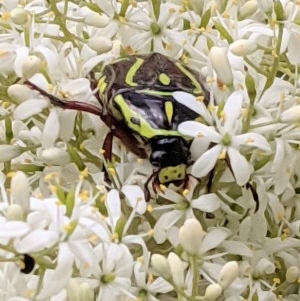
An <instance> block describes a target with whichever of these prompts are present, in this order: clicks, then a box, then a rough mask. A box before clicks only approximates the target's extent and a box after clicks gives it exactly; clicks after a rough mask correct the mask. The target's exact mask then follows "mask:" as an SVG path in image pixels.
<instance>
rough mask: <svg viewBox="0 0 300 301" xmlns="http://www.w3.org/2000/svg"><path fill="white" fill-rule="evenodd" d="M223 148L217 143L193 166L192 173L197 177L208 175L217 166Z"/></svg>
mask: <svg viewBox="0 0 300 301" xmlns="http://www.w3.org/2000/svg"><path fill="white" fill-rule="evenodd" d="M222 148H223V147H222V146H221V145H216V146H214V147H212V148H211V149H209V150H208V151H206V152H205V153H204V154H203V155H202V156H201V157H200V158H199V159H198V160H197V161H196V162H195V163H194V165H193V166H192V170H191V174H192V175H193V176H195V177H197V178H202V177H204V176H206V175H207V174H208V173H209V172H210V171H211V170H212V169H213V168H214V167H215V165H216V162H217V160H218V157H219V155H220V153H221V151H222Z"/></svg>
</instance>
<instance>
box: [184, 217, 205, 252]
mask: <svg viewBox="0 0 300 301" xmlns="http://www.w3.org/2000/svg"><path fill="white" fill-rule="evenodd" d="M204 234H205V232H204V231H203V229H202V227H201V225H200V223H199V222H198V221H197V220H196V219H193V218H191V219H187V220H186V221H185V223H184V224H183V226H182V227H181V228H180V229H179V242H180V244H181V246H182V248H183V249H184V250H185V251H186V252H187V253H188V254H189V255H197V254H198V253H199V250H200V246H201V243H202V238H203V236H204Z"/></svg>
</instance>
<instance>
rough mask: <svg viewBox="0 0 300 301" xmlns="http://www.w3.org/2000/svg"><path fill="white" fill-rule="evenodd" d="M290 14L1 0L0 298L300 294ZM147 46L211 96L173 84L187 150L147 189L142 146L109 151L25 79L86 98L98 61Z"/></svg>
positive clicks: (83, 121) (299, 12)
mask: <svg viewBox="0 0 300 301" xmlns="http://www.w3.org/2000/svg"><path fill="white" fill-rule="evenodd" d="M299 24H300V4H299V1H293V0H274V1H273V0H264V1H258V0H240V1H236V0H227V1H226V0H145V1H143V0H142V1H136V0H90V1H77V0H74V1H71V0H27V1H25V0H2V1H0V102H1V106H0V167H1V171H0V300H5V301H94V300H95V301H107V300H109V301H114V300H115V301H122V300H124V301H125V300H126V301H133V300H141V301H142V300H145V301H146V300H147V301H158V300H170V301H171V300H174V301H175V300H186V301H197V300H198V301H199V300H203V301H209V300H224V301H241V300H249V301H253V300H258V301H276V300H284V301H293V300H300V289H299V287H300V286H299V283H300V256H299V253H300V198H299V197H298V194H300V167H299V166H300V150H299V148H300V130H299V129H300V127H299V125H300V123H299V121H300V97H299V92H300V80H299V75H298V73H299V71H298V70H299V69H298V66H300V51H299V48H300V25H299ZM153 52H158V53H161V54H162V55H165V56H169V57H171V58H173V59H175V60H180V61H181V63H182V64H183V65H185V66H187V68H189V69H190V70H192V71H193V72H195V73H197V74H199V81H201V84H202V85H203V88H205V89H206V90H207V91H208V92H207V93H208V95H209V103H208V104H206V103H204V102H203V101H201V99H199V97H195V96H193V95H190V94H187V93H185V92H181V91H177V92H174V94H173V97H174V99H175V100H176V101H177V102H178V103H180V104H182V105H184V106H186V107H188V108H190V109H191V110H193V111H194V112H196V113H197V114H198V115H199V117H198V118H197V119H196V120H190V121H186V122H183V123H181V124H180V125H179V128H178V131H179V132H180V134H181V135H183V136H184V137H187V139H188V138H190V139H192V138H193V142H192V144H191V149H190V150H191V156H192V161H193V163H192V164H191V166H190V167H189V169H188V173H189V178H188V183H187V185H186V189H183V190H180V189H176V187H173V186H175V185H173V186H172V185H170V187H164V186H163V185H161V187H159V189H157V191H156V192H157V193H156V195H155V193H154V192H153V195H152V196H151V197H152V198H151V202H149V203H147V202H146V198H145V193H144V191H143V187H144V183H145V182H147V179H148V178H149V176H150V175H151V174H152V172H153V167H152V166H151V165H150V163H149V161H148V160H140V159H139V158H137V156H136V155H134V154H132V153H129V152H128V151H127V150H126V146H125V145H123V144H122V141H119V140H118V139H115V140H114V141H113V146H112V153H113V158H114V162H107V161H106V160H105V156H104V154H103V151H102V150H101V149H102V146H103V144H104V142H105V137H106V136H107V133H108V132H109V129H108V127H107V125H106V124H104V123H103V122H102V121H101V120H100V118H99V116H96V115H93V114H89V113H87V112H77V111H74V110H63V109H61V108H59V107H57V106H53V101H52V104H51V102H50V100H49V99H48V98H47V97H43V96H42V95H41V93H39V92H38V91H36V90H35V89H31V88H30V87H29V86H27V85H26V84H25V83H26V81H27V80H30V82H31V83H34V84H35V85H37V86H38V87H40V88H41V89H43V90H44V91H47V92H48V93H50V94H53V95H56V96H58V97H60V98H62V99H68V100H70V101H72V100H75V101H80V102H81V103H85V104H86V105H88V106H89V105H90V106H91V105H93V108H96V107H97V106H98V107H99V105H100V104H99V103H98V99H97V97H95V95H96V94H95V91H96V90H97V89H98V88H99V87H93V85H91V79H93V75H94V70H97V71H99V70H101V67H102V66H103V65H104V64H109V63H110V62H112V61H113V60H115V59H117V58H119V57H121V56H126V55H131V54H150V53H153ZM99 86H100V84H99ZM102 105H103V104H102ZM104 109H107V108H104Z"/></svg>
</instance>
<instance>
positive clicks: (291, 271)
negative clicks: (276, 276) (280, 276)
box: [285, 266, 300, 283]
mask: <svg viewBox="0 0 300 301" xmlns="http://www.w3.org/2000/svg"><path fill="white" fill-rule="evenodd" d="M299 277H300V270H299V268H298V267H297V266H291V267H289V268H288V269H287V270H286V273H285V278H286V281H287V282H290V283H292V282H296V281H298V279H299Z"/></svg>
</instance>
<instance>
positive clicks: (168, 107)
mask: <svg viewBox="0 0 300 301" xmlns="http://www.w3.org/2000/svg"><path fill="white" fill-rule="evenodd" d="M165 112H166V116H167V120H168V123H169V125H171V124H172V118H173V113H174V108H173V104H172V102H171V101H166V102H165Z"/></svg>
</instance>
